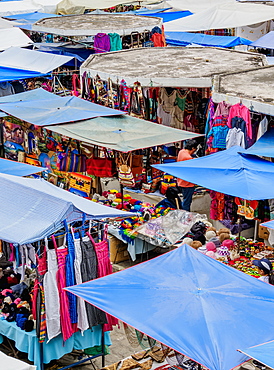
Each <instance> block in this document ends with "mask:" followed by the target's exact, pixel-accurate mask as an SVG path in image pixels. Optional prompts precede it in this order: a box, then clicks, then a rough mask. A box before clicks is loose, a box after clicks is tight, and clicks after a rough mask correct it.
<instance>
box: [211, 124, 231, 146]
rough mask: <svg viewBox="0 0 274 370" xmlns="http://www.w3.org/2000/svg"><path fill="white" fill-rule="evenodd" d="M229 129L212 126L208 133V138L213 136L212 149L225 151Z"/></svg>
mask: <svg viewBox="0 0 274 370" xmlns="http://www.w3.org/2000/svg"><path fill="white" fill-rule="evenodd" d="M228 131H229V128H228V127H227V126H226V125H224V126H213V127H212V129H211V130H210V131H209V133H208V137H210V136H212V135H213V142H212V148H218V149H225V148H226V136H227V133H228Z"/></svg>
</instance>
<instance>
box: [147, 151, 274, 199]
mask: <svg viewBox="0 0 274 370" xmlns="http://www.w3.org/2000/svg"><path fill="white" fill-rule="evenodd" d="M240 151H242V148H241V147H239V146H233V147H231V148H230V149H227V150H223V151H221V152H218V153H214V154H210V155H207V156H205V157H201V158H195V159H192V160H188V161H183V162H175V163H168V164H159V165H153V167H155V168H158V169H159V170H161V171H163V172H166V173H168V174H170V175H173V176H176V177H178V178H181V179H183V180H186V181H190V182H192V183H194V184H197V185H200V186H204V187H205V188H208V189H211V190H215V191H219V192H221V193H224V194H228V195H232V196H236V197H240V198H243V199H249V200H260V199H272V198H274V187H273V183H274V163H271V162H269V161H266V160H264V159H261V158H259V157H256V156H253V155H248V154H245V153H238V152H240ZM262 184H263V186H262Z"/></svg>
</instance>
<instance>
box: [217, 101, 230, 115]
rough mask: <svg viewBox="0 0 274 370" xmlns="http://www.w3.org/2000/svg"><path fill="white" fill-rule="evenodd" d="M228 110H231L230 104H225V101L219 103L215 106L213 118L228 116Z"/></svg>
mask: <svg viewBox="0 0 274 370" xmlns="http://www.w3.org/2000/svg"><path fill="white" fill-rule="evenodd" d="M230 108H231V104H229V103H226V102H225V101H222V102H220V103H219V104H218V105H217V108H216V111H215V113H214V115H213V118H216V117H218V116H228V115H229V111H230Z"/></svg>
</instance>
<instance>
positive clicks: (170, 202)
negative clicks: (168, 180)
mask: <svg viewBox="0 0 274 370" xmlns="http://www.w3.org/2000/svg"><path fill="white" fill-rule="evenodd" d="M160 206H164V207H165V208H168V207H170V208H175V209H182V202H181V199H180V197H179V189H178V188H177V186H172V187H169V188H167V191H166V197H165V198H164V199H163V200H161V202H159V203H158V204H157V205H156V208H157V207H160Z"/></svg>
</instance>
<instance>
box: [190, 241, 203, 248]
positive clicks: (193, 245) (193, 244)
mask: <svg viewBox="0 0 274 370" xmlns="http://www.w3.org/2000/svg"><path fill="white" fill-rule="evenodd" d="M190 246H191V247H192V248H194V249H198V248H200V247H202V243H201V242H200V241H199V240H193V242H192V243H191V244H190Z"/></svg>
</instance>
